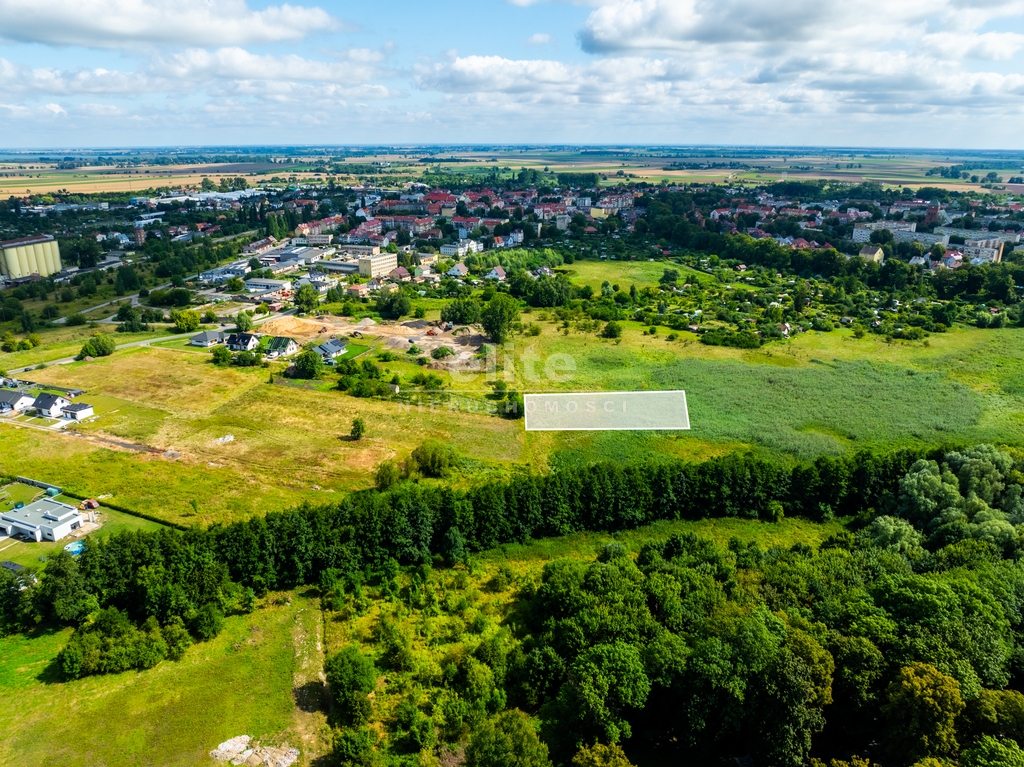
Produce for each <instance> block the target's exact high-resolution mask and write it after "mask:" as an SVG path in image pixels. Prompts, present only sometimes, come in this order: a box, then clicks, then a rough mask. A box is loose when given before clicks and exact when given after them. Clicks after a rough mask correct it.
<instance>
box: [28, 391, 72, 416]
mask: <svg viewBox="0 0 1024 767" xmlns="http://www.w3.org/2000/svg"><path fill="white" fill-rule="evenodd" d="M70 404H71V400H69V399H65V398H64V397H61V396H59V395H57V394H40V395H39V396H38V397H36V400H35V402H33V403H32V408H33V409H34V410H35V411H36V413H38V414H39V415H41V416H45V417H47V418H60V417H61V415H62V414H63V411H64V408H66V407H67V406H68V405H70Z"/></svg>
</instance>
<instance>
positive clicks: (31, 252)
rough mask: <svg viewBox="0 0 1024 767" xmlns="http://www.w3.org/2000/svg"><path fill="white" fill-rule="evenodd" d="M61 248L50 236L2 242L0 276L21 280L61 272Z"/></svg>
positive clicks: (43, 235) (41, 235)
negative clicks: (35, 275)
mask: <svg viewBox="0 0 1024 767" xmlns="http://www.w3.org/2000/svg"><path fill="white" fill-rule="evenodd" d="M61 268H62V266H61V262H60V246H59V245H58V244H57V241H56V240H55V239H54V238H53V235H50V234H38V235H35V236H34V237H20V238H19V239H17V240H6V241H4V242H0V274H2V275H3V276H4V277H7V278H8V279H12V280H19V279H21V278H23V277H31V276H32V275H34V274H37V275H39V276H40V277H48V276H49V275H51V274H55V273H57V272H59V271H60V270H61Z"/></svg>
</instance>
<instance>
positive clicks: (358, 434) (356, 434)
mask: <svg viewBox="0 0 1024 767" xmlns="http://www.w3.org/2000/svg"><path fill="white" fill-rule="evenodd" d="M365 433H366V421H364V420H363V419H362V418H356V419H355V420H354V421H352V431H351V432H349V434H350V436H351V437H352V439H356V440H358V439H362V438H363V435H364V434H365Z"/></svg>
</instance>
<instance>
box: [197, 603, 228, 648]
mask: <svg viewBox="0 0 1024 767" xmlns="http://www.w3.org/2000/svg"><path fill="white" fill-rule="evenodd" d="M222 628H224V613H223V612H221V609H220V608H219V607H218V606H217V605H215V604H214V603H213V602H207V603H206V604H205V605H203V606H202V607H200V608H199V610H198V611H197V612H196V617H195V618H193V619H192V632H193V633H194V634H195V635H196V637H198V638H199V639H200V640H202V641H204V642H205V641H207V640H210V639H213V638H214V637H215V636H217V635H218V634H219V633H220V630H221V629H222Z"/></svg>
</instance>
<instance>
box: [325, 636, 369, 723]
mask: <svg viewBox="0 0 1024 767" xmlns="http://www.w3.org/2000/svg"><path fill="white" fill-rule="evenodd" d="M324 673H325V674H326V676H327V684H328V685H329V686H330V689H331V698H332V699H333V700H334V703H335V705H336V706H337V707H338V709H339V711H340V712H341V715H342V717H343V718H345V719H346V720H348V721H349V722H353V721H355V722H362V721H365V719H366V717H365V713H366V708H367V706H366V703H368V702H369V701H368V700H367V697H366V696H367V694H368V693H370V692H373V688H374V687H375V686H376V684H377V669H376V667H375V666H374V665H373V661H372V660H370V659H369V658H368V657H366V656H365V655H363V654H362V653H361V652H359V650H358V649H357V648H356V647H354V646H353V645H349V646H347V647H345V648H344V649H343V650H341V651H340V652H338V653H336V654H335V655H333V656H331V657H330V658H328V659H327V662H326V663H325V664H324Z"/></svg>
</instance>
